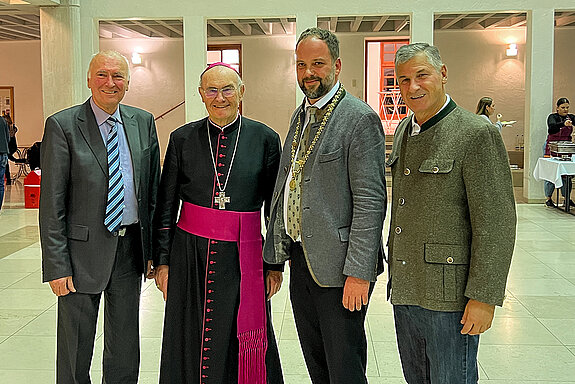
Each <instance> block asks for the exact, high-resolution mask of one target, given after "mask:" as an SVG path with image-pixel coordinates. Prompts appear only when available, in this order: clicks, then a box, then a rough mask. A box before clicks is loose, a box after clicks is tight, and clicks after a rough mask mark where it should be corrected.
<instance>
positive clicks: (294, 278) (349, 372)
mask: <svg viewBox="0 0 575 384" xmlns="http://www.w3.org/2000/svg"><path fill="white" fill-rule="evenodd" d="M373 286H374V284H371V287H370V291H369V293H370V296H371V292H372V290H373ZM290 297H291V303H292V308H293V314H294V318H295V324H296V328H297V333H298V337H299V341H300V345H301V348H302V351H303V356H304V359H305V362H306V365H307V370H308V372H309V375H310V378H311V381H312V383H313V384H362V383H367V378H366V376H365V371H366V367H367V339H366V336H365V327H364V324H365V315H366V312H367V307H366V306H364V307H362V309H361V310H360V311H354V312H351V311H349V310H347V309H345V308H344V307H343V304H342V298H343V287H335V288H323V287H320V286H319V285H317V283H316V282H315V281H314V280H313V278H312V276H311V274H310V272H309V269H308V266H307V262H306V260H305V256H304V254H303V250H302V247H301V243H295V244H294V245H293V246H292V252H291V268H290Z"/></svg>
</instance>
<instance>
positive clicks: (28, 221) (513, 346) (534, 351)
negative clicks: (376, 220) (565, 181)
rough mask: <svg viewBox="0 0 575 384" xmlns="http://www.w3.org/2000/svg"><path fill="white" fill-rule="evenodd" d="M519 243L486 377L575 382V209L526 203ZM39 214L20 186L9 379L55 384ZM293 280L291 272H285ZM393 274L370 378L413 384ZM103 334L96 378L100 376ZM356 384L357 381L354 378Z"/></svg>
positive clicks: (281, 308)
mask: <svg viewBox="0 0 575 384" xmlns="http://www.w3.org/2000/svg"><path fill="white" fill-rule="evenodd" d="M517 212H518V217H519V224H518V229H517V246H516V250H515V255H514V259H513V263H512V267H511V273H510V277H509V284H508V298H507V300H506V302H505V305H504V307H503V308H498V309H497V311H496V318H495V321H494V324H493V327H492V329H491V330H490V331H488V332H487V333H486V334H485V335H483V336H482V338H481V344H480V349H479V364H480V368H481V369H480V376H481V381H480V382H481V383H501V384H503V383H506V384H519V383H575V216H572V215H567V214H565V213H562V212H559V211H558V210H556V209H555V210H554V209H548V208H545V207H543V205H542V204H536V205H526V204H519V205H518V206H517ZM37 214H38V211H37V210H34V209H24V208H23V203H22V187H21V185H17V186H15V187H12V189H11V190H9V191H8V193H7V195H6V202H5V206H4V207H3V209H2V211H0V383H3V384H4V383H5V384H12V383H32V384H35V383H42V384H43V383H53V382H54V355H55V353H54V350H55V334H56V331H55V325H56V311H55V303H56V298H55V296H53V295H52V293H51V292H50V289H49V287H48V286H47V285H43V284H41V276H40V248H39V244H38V233H37ZM287 278H288V277H287V276H286V279H287ZM384 287H385V277H382V279H381V281H380V282H378V284H377V286H376V289H375V292H374V294H373V296H372V299H371V303H370V307H369V312H368V317H367V323H368V324H367V329H368V338H369V355H368V356H369V363H368V368H367V373H368V376H369V382H370V383H376V384H383V383H386V384H387V383H389V384H399V383H404V380H403V378H402V374H401V368H400V363H399V357H398V354H397V347H396V343H395V336H394V327H393V321H392V315H391V306H390V305H389V303H388V302H386V300H385V289H384ZM143 289H144V292H143V296H142V312H141V317H142V326H141V334H142V364H141V375H140V383H156V382H157V373H158V356H159V351H160V341H161V333H162V317H163V301H162V298H161V296H160V293H159V292H158V291H157V290H156V289H155V287H154V286H153V285H151V284H150V283H147V284H146V285H145V286H144V287H143ZM273 310H274V313H273V321H274V324H275V330H276V335H277V337H278V339H279V348H280V353H281V358H282V364H283V369H284V373H285V379H286V383H292V384H296V383H297V384H305V383H309V382H310V381H309V378H308V376H307V372H306V368H305V365H304V362H303V358H302V356H301V352H300V349H299V343H298V340H297V335H296V332H295V327H294V322H293V315H292V312H291V308H290V304H289V299H288V292H287V283H284V286H283V287H282V289H281V291H280V292H279V294H278V295H277V296H275V297H274V299H273ZM101 335H102V330H101V327H100V328H99V331H98V340H97V342H96V352H95V355H94V361H93V368H92V373H93V379H94V380H93V382H94V383H97V382H99V380H100V370H101V350H102V338H101ZM350 384H353V383H350Z"/></svg>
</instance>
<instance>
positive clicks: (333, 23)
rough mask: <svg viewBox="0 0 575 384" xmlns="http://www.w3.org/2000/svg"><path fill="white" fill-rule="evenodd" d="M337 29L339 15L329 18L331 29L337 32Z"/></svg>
mask: <svg viewBox="0 0 575 384" xmlns="http://www.w3.org/2000/svg"><path fill="white" fill-rule="evenodd" d="M336 29H337V16H334V17H330V18H329V31H330V32H335V30H336Z"/></svg>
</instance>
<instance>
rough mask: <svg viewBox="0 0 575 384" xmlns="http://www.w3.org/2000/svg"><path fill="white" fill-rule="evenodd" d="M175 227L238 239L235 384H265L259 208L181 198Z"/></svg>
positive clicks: (225, 238) (265, 336)
mask: <svg viewBox="0 0 575 384" xmlns="http://www.w3.org/2000/svg"><path fill="white" fill-rule="evenodd" d="M178 227H179V228H180V229H182V230H184V231H186V232H188V233H191V234H193V235H196V236H200V237H205V238H207V239H214V240H221V241H235V242H237V243H238V251H239V257H240V273H241V281H240V306H239V309H238V319H237V322H238V340H239V356H238V384H265V383H266V367H265V356H266V350H267V346H268V341H267V333H266V311H265V306H266V303H265V300H266V299H265V286H264V279H263V259H262V236H261V219H260V212H259V211H257V212H234V211H224V210H220V209H212V208H205V207H200V206H198V205H194V204H190V203H187V202H183V204H182V210H181V213H180V219H179V220H178Z"/></svg>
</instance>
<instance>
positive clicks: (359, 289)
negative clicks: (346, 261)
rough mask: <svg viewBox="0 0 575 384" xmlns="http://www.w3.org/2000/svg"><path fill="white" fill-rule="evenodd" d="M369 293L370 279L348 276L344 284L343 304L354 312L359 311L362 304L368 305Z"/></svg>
mask: <svg viewBox="0 0 575 384" xmlns="http://www.w3.org/2000/svg"><path fill="white" fill-rule="evenodd" d="M368 294H369V281H368V280H363V279H360V278H358V277H353V276H348V277H347V279H346V280H345V285H344V286H343V299H342V303H343V306H344V307H345V309H349V310H350V311H352V312H353V311H359V310H360V309H361V306H362V305H367V301H368Z"/></svg>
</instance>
